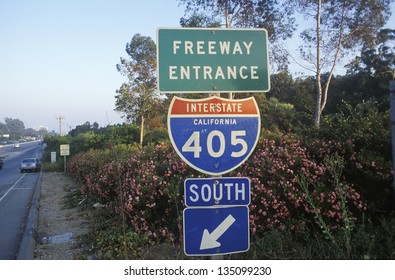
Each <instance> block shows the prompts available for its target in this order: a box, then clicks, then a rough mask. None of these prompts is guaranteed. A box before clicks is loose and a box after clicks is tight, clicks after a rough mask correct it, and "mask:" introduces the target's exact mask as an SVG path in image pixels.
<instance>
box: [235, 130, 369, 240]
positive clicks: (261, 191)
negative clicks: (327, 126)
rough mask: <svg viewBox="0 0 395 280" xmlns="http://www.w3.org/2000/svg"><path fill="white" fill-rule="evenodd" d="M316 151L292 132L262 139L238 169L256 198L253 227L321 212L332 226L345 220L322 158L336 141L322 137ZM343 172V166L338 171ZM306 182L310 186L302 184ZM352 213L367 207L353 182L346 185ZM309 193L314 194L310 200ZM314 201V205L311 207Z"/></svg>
mask: <svg viewBox="0 0 395 280" xmlns="http://www.w3.org/2000/svg"><path fill="white" fill-rule="evenodd" d="M314 149H315V154H312V153H310V152H309V151H310V149H307V148H306V147H303V146H302V144H301V142H300V141H299V140H298V139H296V138H295V137H294V136H293V135H292V134H285V135H283V136H282V137H281V139H279V140H277V141H276V140H274V139H260V141H259V143H258V145H257V148H256V150H255V152H254V154H253V156H252V157H251V158H250V159H249V160H248V161H247V163H245V164H244V166H243V168H241V169H240V170H242V172H241V171H239V172H238V173H237V175H238V176H246V177H249V178H250V180H251V185H252V203H251V206H250V209H251V217H250V221H251V232H252V233H253V234H255V233H256V234H258V233H259V232H262V231H264V230H266V229H270V228H280V229H284V228H285V227H287V226H288V227H290V228H291V229H297V227H299V226H300V224H301V223H302V224H305V223H306V221H309V220H314V219H315V218H314V217H315V215H316V214H319V215H320V216H322V217H323V218H324V222H325V223H327V224H329V225H330V227H331V228H332V229H336V228H338V227H340V226H341V224H342V222H343V220H344V218H345V217H344V211H343V210H344V209H341V207H340V206H341V199H340V197H339V192H340V191H341V190H339V189H337V188H336V184H335V183H334V178H333V176H332V175H331V172H329V170H328V166H327V165H326V164H325V162H324V159H325V158H326V157H327V156H329V155H331V154H332V153H333V152H334V151H336V150H339V145H338V144H336V143H319V142H318V141H317V143H316V145H315V146H314ZM340 172H341V171H340ZM301 179H303V181H304V183H306V184H308V186H309V187H308V190H306V189H305V188H304V186H302V185H301ZM345 196H346V198H347V200H348V201H349V209H348V211H349V213H348V214H349V215H351V216H354V217H355V216H356V215H357V213H359V212H360V211H364V210H366V204H365V203H364V202H363V201H362V200H361V196H360V195H359V193H358V192H357V191H356V190H355V189H354V188H352V187H346V193H345ZM308 198H311V200H310V201H308ZM312 205H314V207H312Z"/></svg>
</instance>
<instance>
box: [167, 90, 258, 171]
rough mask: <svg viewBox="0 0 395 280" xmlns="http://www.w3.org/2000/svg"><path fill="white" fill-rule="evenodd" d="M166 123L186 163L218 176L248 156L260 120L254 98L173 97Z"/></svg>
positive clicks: (255, 139) (173, 141)
mask: <svg viewBox="0 0 395 280" xmlns="http://www.w3.org/2000/svg"><path fill="white" fill-rule="evenodd" d="M167 124H168V129H169V136H170V140H171V142H172V144H173V146H174V148H175V149H176V152H177V153H178V155H179V156H180V157H181V158H182V159H183V160H184V161H185V162H186V163H188V164H189V165H190V166H191V167H193V168H194V169H196V170H198V171H200V172H202V173H205V174H209V175H221V174H224V173H227V172H230V171H231V170H233V169H235V168H237V167H238V166H240V165H241V164H242V163H243V162H244V161H245V160H247V159H248V157H249V156H250V155H251V153H252V152H253V150H254V148H255V146H256V143H257V141H258V138H259V132H260V124H261V123H260V115H259V109H258V105H257V104H256V101H255V99H254V98H253V97H250V98H246V99H233V100H230V99H225V98H220V97H209V98H204V99H185V98H180V97H174V98H173V100H172V102H171V104H170V107H169V112H168V120H167Z"/></svg>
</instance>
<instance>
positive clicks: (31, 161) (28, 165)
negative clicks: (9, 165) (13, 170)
mask: <svg viewBox="0 0 395 280" xmlns="http://www.w3.org/2000/svg"><path fill="white" fill-rule="evenodd" d="M19 169H20V170H21V173H23V172H28V171H35V172H38V171H40V170H41V162H40V160H39V159H38V158H25V159H23V160H22V162H21V165H20V167H19Z"/></svg>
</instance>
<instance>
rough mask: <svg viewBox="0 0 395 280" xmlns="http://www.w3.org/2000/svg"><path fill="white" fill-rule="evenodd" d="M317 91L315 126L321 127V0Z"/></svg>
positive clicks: (318, 23) (318, 13)
mask: <svg viewBox="0 0 395 280" xmlns="http://www.w3.org/2000/svg"><path fill="white" fill-rule="evenodd" d="M316 83H317V92H316V99H315V101H316V102H315V113H314V126H315V127H316V128H319V127H320V122H321V113H322V108H321V103H322V85H321V0H318V2H317V68H316Z"/></svg>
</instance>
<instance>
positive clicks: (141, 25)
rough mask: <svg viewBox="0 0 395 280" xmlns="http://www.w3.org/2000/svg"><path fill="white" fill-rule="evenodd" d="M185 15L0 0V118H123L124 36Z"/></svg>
mask: <svg viewBox="0 0 395 280" xmlns="http://www.w3.org/2000/svg"><path fill="white" fill-rule="evenodd" d="M392 11H394V4H392ZM183 16H184V7H183V6H179V2H178V1H177V0H146V1H140V0H0V122H4V118H6V117H8V118H12V119H20V120H21V121H23V122H24V124H25V127H26V128H37V127H38V126H44V127H48V129H49V130H50V131H52V130H55V131H56V132H59V131H58V130H59V122H58V120H57V118H58V117H59V116H62V117H63V119H64V121H63V124H62V132H63V133H67V132H68V131H69V130H70V129H72V128H74V127H75V126H77V125H81V124H83V123H85V122H86V121H89V122H90V123H93V122H95V121H96V122H98V123H99V125H100V126H107V125H114V124H117V123H122V122H123V119H122V118H121V116H120V114H119V113H117V112H115V111H114V108H115V94H116V90H117V89H119V88H120V86H121V85H122V83H124V82H127V79H126V77H124V76H122V75H121V74H120V73H119V72H118V71H117V70H116V64H117V63H119V62H120V57H125V58H127V57H128V56H127V54H126V52H125V46H126V43H128V42H130V40H131V39H132V37H133V36H134V35H135V34H137V33H140V34H141V35H143V36H149V37H151V38H152V39H153V40H154V41H156V30H157V28H160V27H179V26H180V25H179V20H180V18H181V17H183ZM387 25H389V26H391V25H392V28H395V21H394V16H393V17H392V18H391V20H390V22H389V23H388V24H387Z"/></svg>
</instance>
